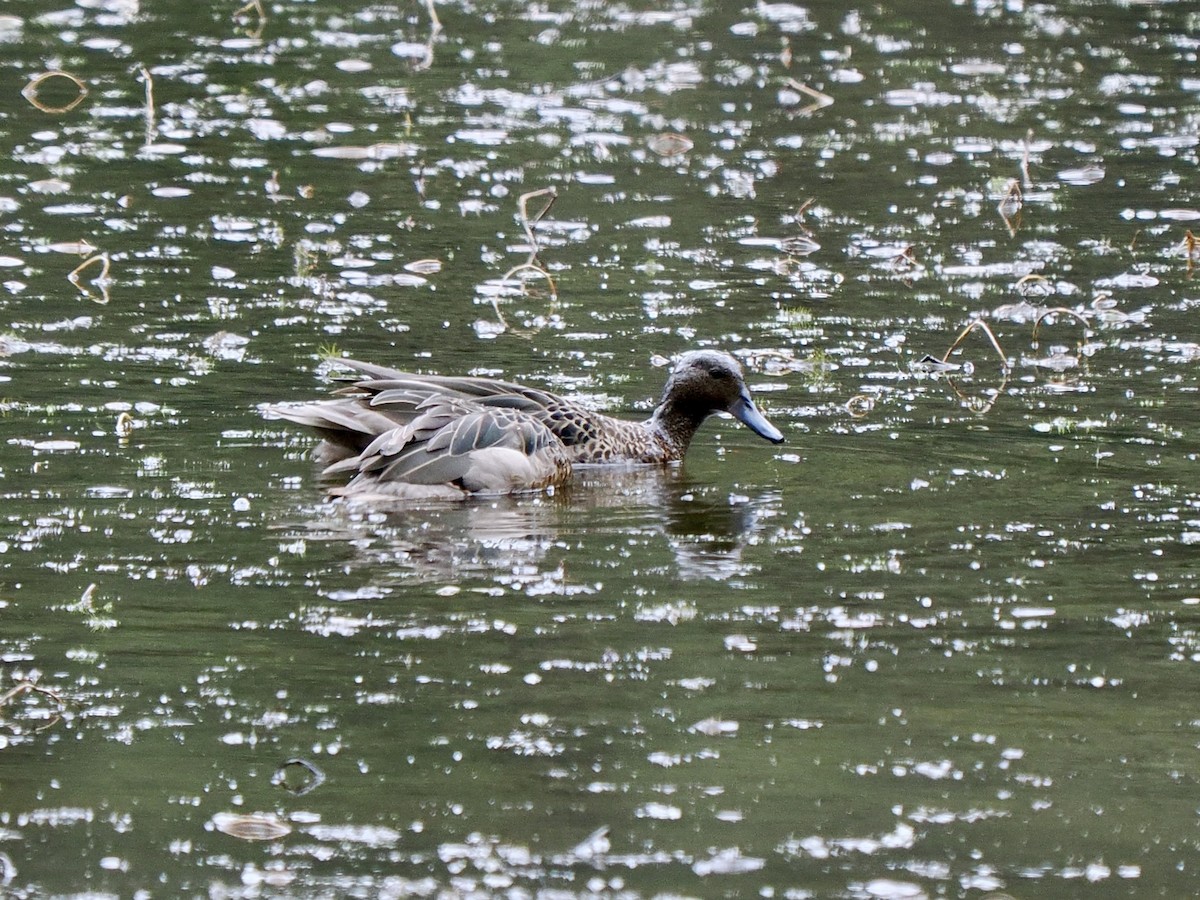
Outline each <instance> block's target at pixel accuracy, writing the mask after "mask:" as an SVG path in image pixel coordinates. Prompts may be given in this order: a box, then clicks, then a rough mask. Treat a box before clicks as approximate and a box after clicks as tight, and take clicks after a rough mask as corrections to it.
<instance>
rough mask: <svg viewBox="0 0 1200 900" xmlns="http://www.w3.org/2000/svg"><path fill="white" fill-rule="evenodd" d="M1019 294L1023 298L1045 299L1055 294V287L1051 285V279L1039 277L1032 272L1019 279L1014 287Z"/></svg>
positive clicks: (1043, 276)
mask: <svg viewBox="0 0 1200 900" xmlns="http://www.w3.org/2000/svg"><path fill="white" fill-rule="evenodd" d="M1014 287H1015V288H1016V290H1017V293H1018V294H1020V295H1021V296H1022V297H1045V296H1048V295H1049V294H1052V293H1054V291H1053V285H1051V284H1050V279H1049V278H1047V277H1046V276H1045V275H1039V274H1037V273H1036V272H1030V273H1029V274H1028V275H1022V276H1021V277H1020V278H1018V279H1017V283H1016V284H1015V285H1014Z"/></svg>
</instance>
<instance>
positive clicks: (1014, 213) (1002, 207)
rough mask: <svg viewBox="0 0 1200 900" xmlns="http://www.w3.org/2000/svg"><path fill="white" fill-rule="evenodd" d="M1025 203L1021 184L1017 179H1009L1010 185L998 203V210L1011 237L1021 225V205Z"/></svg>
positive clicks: (1014, 235)
mask: <svg viewBox="0 0 1200 900" xmlns="http://www.w3.org/2000/svg"><path fill="white" fill-rule="evenodd" d="M1023 203H1024V199H1023V196H1022V194H1021V184H1020V182H1018V181H1017V179H1015V178H1012V179H1009V182H1008V187H1007V189H1006V190H1005V192H1004V196H1003V197H1001V198H1000V202H999V203H998V204H996V212H998V213H999V214H1000V218H1001V220H1002V221H1003V222H1004V227H1005V228H1007V229H1008V236H1009V237H1016V236H1017V230H1018V229H1019V228H1020V227H1021V207H1022V205H1023Z"/></svg>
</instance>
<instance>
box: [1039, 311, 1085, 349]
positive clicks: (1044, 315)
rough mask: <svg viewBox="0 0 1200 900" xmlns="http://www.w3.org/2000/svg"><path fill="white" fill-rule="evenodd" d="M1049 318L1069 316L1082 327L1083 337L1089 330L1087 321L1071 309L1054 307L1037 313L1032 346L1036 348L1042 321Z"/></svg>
mask: <svg viewBox="0 0 1200 900" xmlns="http://www.w3.org/2000/svg"><path fill="white" fill-rule="evenodd" d="M1050 316H1070V317H1071V318H1073V319H1075V320H1076V321H1077V322H1079V323H1080V324H1081V325H1082V326H1083V332H1084V337H1087V333H1088V330H1089V329H1090V328H1091V325H1090V324H1089V323H1088V320H1087V319H1085V318H1084V317H1083V316H1081V315H1080V314H1079V313H1077V312H1075V310H1073V309H1067V308H1066V307H1065V306H1055V307H1052V308H1050V309H1044V310H1042V311H1041V312H1040V313H1038V317H1037V318H1036V319H1034V320H1033V338H1032V342H1033V346H1035V347H1036V346H1037V342H1038V331H1039V330H1040V329H1041V327H1042V322H1043V320H1045V319H1048V318H1049V317H1050Z"/></svg>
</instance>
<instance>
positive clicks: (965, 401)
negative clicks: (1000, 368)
mask: <svg viewBox="0 0 1200 900" xmlns="http://www.w3.org/2000/svg"><path fill="white" fill-rule="evenodd" d="M1008 371H1009V370H1008V369H1007V368H1005V369H1004V372H1003V380H1002V381H1001V382H1000V386H999V387H998V388H991V389H989V390H988V391H984V392H983V393H980V394H968V393H967V392H966V391H964V390H962V389H961V388H960V387H959V386H958V384H957V383H956V382H955V381H954V379H953V378H947V379H946V384H948V385H950V390H952V391H954V395H955V396H956V397H958V399H959V400H961V401H962V405H963V406H965V407H966V408H967V409H969V410H970V411H971V412H973V413H975V414H976V415H979V416H982V415H986V414H987V413H989V412H991V409H992V407H993V406H995V405H996V401H997V400H999V399H1000V395H1001V394H1003V393H1004V389H1005V388H1006V387H1008ZM988 393H990V394H991V396H990V397H988V396H986V395H987V394H988Z"/></svg>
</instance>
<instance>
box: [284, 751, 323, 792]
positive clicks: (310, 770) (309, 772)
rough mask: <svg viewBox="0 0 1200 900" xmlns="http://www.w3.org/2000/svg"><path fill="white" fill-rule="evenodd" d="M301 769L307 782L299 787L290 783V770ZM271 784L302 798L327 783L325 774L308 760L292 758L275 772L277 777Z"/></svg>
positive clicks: (285, 761)
mask: <svg viewBox="0 0 1200 900" xmlns="http://www.w3.org/2000/svg"><path fill="white" fill-rule="evenodd" d="M289 769H300V770H301V771H303V772H304V773H305V776H306V780H305V781H304V782H303V783H301V784H298V785H295V786H293V785H291V784H289V783H288V770H289ZM271 783H272V784H275V785H278V786H280V787H282V788H283V789H284V790H285V791H288V792H289V793H292V794H295V795H296V796H297V797H302V796H304V795H305V794H307V793H309V792H310V791H314V790H316V789H317V788H318V787H320V786H321V785H322V784H324V783H325V773H324V772H322V771H321V770H320V769H319V768H317V767H316V766H315V765H313V764H312V763H310V762H309V761H308V760H307V759H301V758H300V757H298V756H296V757H292V758H291V759H287V760H284V761H283V763H282V764H280V766H279V768H278V769H276V770H275V775H274V776H273V777H272V778H271Z"/></svg>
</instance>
